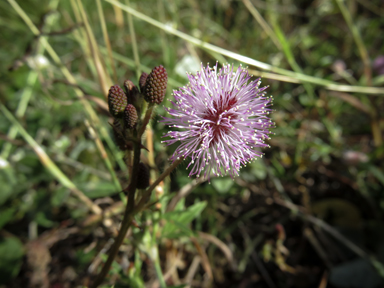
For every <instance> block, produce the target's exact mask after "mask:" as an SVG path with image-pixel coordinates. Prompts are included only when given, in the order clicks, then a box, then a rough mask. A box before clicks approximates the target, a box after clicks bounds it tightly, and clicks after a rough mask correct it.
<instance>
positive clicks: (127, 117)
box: [124, 104, 138, 129]
mask: <svg viewBox="0 0 384 288" xmlns="http://www.w3.org/2000/svg"><path fill="white" fill-rule="evenodd" d="M137 118H138V117H137V111H136V108H135V106H133V105H132V104H128V105H127V107H126V108H125V111H124V127H125V128H126V129H132V128H134V127H135V125H136V123H137Z"/></svg>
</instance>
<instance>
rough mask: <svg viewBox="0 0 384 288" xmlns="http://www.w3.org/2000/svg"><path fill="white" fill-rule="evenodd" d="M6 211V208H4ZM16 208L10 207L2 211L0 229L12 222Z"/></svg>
mask: <svg viewBox="0 0 384 288" xmlns="http://www.w3.org/2000/svg"><path fill="white" fill-rule="evenodd" d="M2 209H4V208H2ZM15 211H16V207H10V208H7V209H4V210H1V211H0V229H1V228H3V226H4V225H6V224H7V223H8V222H9V221H11V220H12V218H13V215H14V214H15Z"/></svg>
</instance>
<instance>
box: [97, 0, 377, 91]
mask: <svg viewBox="0 0 384 288" xmlns="http://www.w3.org/2000/svg"><path fill="white" fill-rule="evenodd" d="M104 1H107V2H109V3H111V4H113V5H116V6H118V7H120V8H121V9H122V10H124V11H126V12H128V13H130V14H132V15H133V16H135V17H137V18H139V19H141V20H143V21H145V22H148V23H150V24H151V25H153V26H156V27H158V28H160V29H162V30H164V31H165V32H167V33H169V34H173V35H175V36H177V37H179V38H181V39H184V40H186V41H188V42H190V43H192V44H194V45H196V46H198V47H200V48H202V49H206V50H210V51H215V52H217V53H220V54H222V55H224V56H228V57H229V58H232V59H235V60H237V61H239V62H242V63H245V64H248V65H252V66H255V67H258V68H260V69H263V70H266V71H270V72H274V73H278V74H282V75H285V76H290V77H293V78H296V79H298V80H300V81H301V82H308V83H312V84H316V85H320V86H324V87H325V88H326V89H328V90H335V91H341V92H356V93H367V94H377V95H379V96H384V88H380V87H365V86H351V85H341V84H338V83H337V82H333V81H329V80H325V79H322V78H317V77H314V76H308V75H305V74H302V73H297V72H294V71H290V70H286V69H283V68H279V67H276V66H273V65H270V64H267V63H264V62H261V61H258V60H255V59H252V58H250V57H246V56H243V55H240V54H237V53H234V52H232V51H228V50H226V49H223V48H221V47H218V46H215V45H212V44H210V43H207V42H204V41H202V40H200V39H197V38H195V37H192V36H190V35H188V34H186V33H183V32H181V31H178V30H176V29H175V28H173V27H171V26H167V25H165V24H163V23H160V22H159V21H156V20H154V19H152V18H150V17H148V16H147V15H144V14H143V13H140V12H139V11H137V10H135V9H133V8H131V7H128V6H126V5H124V4H121V3H120V2H118V1H116V0H104Z"/></svg>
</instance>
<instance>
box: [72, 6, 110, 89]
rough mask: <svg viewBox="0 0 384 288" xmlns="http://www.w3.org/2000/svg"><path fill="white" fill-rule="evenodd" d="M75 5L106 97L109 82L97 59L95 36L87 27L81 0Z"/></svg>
mask: <svg viewBox="0 0 384 288" xmlns="http://www.w3.org/2000/svg"><path fill="white" fill-rule="evenodd" d="M77 5H78V7H79V9H80V13H81V17H82V19H83V22H84V25H85V31H86V32H87V38H88V45H89V47H90V50H91V53H92V57H93V61H94V63H95V67H96V71H97V75H98V78H99V84H100V87H101V90H102V91H103V94H104V95H105V96H107V94H108V89H109V87H110V86H111V82H112V81H111V80H110V79H109V77H108V74H107V73H105V71H104V67H103V64H102V62H101V59H100V57H99V51H98V49H97V42H96V39H95V36H94V34H93V32H92V28H91V26H90V25H89V22H88V17H87V14H86V13H85V10H84V6H83V3H82V1H81V0H77Z"/></svg>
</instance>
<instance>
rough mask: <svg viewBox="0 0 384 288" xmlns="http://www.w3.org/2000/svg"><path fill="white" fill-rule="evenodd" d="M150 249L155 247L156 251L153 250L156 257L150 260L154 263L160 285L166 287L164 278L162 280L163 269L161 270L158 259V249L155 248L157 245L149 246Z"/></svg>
mask: <svg viewBox="0 0 384 288" xmlns="http://www.w3.org/2000/svg"><path fill="white" fill-rule="evenodd" d="M151 249H156V252H155V253H156V257H155V258H154V259H152V261H153V264H154V265H155V271H156V276H157V279H159V283H160V287H161V288H167V284H166V283H165V280H164V275H163V271H162V270H161V265H160V259H159V249H158V248H157V245H156V246H154V247H151Z"/></svg>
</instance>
